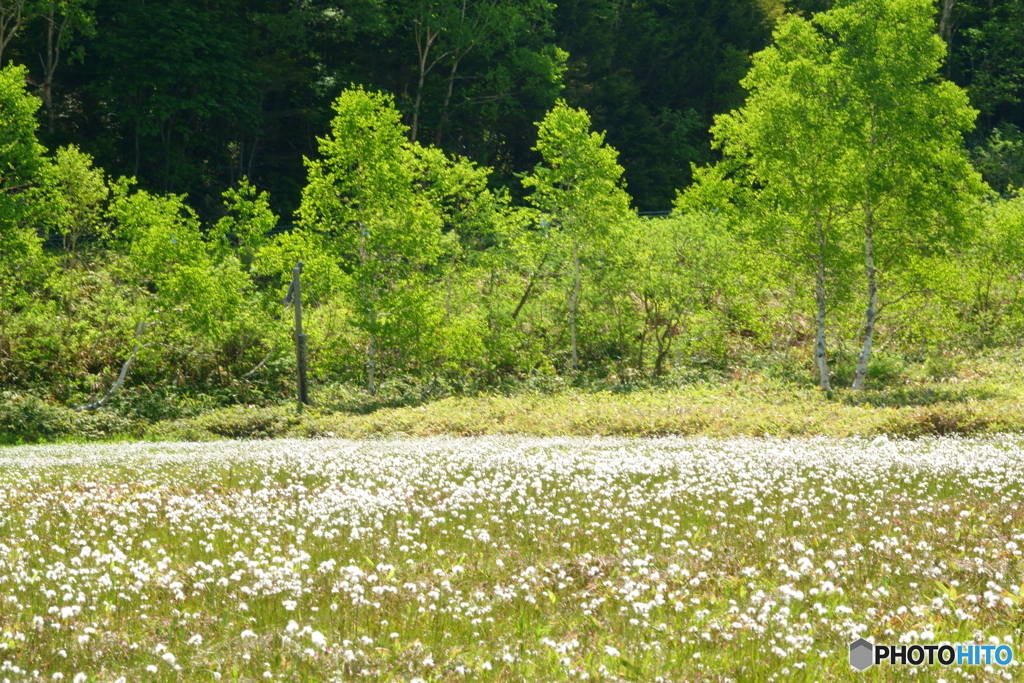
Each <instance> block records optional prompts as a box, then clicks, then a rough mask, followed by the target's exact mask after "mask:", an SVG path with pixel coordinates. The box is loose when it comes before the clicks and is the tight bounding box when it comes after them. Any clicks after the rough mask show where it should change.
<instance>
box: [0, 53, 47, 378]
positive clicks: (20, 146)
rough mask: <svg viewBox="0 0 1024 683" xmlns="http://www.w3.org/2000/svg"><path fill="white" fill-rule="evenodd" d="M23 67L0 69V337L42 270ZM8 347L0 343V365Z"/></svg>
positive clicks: (31, 121) (38, 149)
mask: <svg viewBox="0 0 1024 683" xmlns="http://www.w3.org/2000/svg"><path fill="white" fill-rule="evenodd" d="M25 77H26V70H25V69H24V68H23V67H20V66H8V67H6V68H4V69H2V70H0V340H5V339H7V327H8V325H9V323H10V321H11V318H12V316H13V314H14V311H15V310H16V309H17V308H18V307H20V306H23V305H26V304H27V303H29V302H30V301H31V299H32V288H33V287H34V286H35V284H37V281H38V280H39V279H40V276H41V274H42V273H41V268H40V266H41V263H42V258H43V255H42V244H41V241H40V240H39V236H38V235H37V233H36V231H35V230H34V226H33V225H32V223H33V220H32V219H33V218H34V213H35V209H36V208H37V205H36V203H35V202H33V201H32V200H33V198H34V194H33V192H32V190H33V188H34V186H35V185H36V183H37V182H38V179H39V174H40V172H41V171H42V169H43V167H44V161H43V157H42V152H43V148H42V146H41V145H40V144H39V143H38V142H37V141H36V127H37V124H36V118H35V114H36V111H37V110H38V109H39V100H38V99H36V98H35V97H33V96H32V95H29V94H28V93H27V92H26V90H25ZM9 355H10V349H9V348H4V346H3V345H0V365H4V364H6V363H5V356H9Z"/></svg>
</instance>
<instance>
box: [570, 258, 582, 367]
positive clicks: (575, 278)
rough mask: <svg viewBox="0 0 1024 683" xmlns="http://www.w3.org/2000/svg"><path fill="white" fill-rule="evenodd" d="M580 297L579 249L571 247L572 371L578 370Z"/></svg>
mask: <svg viewBox="0 0 1024 683" xmlns="http://www.w3.org/2000/svg"><path fill="white" fill-rule="evenodd" d="M579 297H580V248H579V245H578V244H577V243H576V242H573V245H572V292H571V293H570V294H569V339H570V343H571V344H572V371H573V372H576V371H577V370H578V369H579V354H578V353H577V350H576V302H577V301H578V300H579Z"/></svg>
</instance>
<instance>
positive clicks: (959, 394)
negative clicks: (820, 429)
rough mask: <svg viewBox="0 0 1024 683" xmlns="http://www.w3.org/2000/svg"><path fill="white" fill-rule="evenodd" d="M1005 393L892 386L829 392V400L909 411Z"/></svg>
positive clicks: (968, 388) (989, 389) (973, 388)
mask: <svg viewBox="0 0 1024 683" xmlns="http://www.w3.org/2000/svg"><path fill="white" fill-rule="evenodd" d="M1008 395H1009V394H1008V393H1007V392H1006V391H1005V390H1001V389H995V388H992V387H979V386H923V387H893V388H891V389H867V390H865V391H853V390H851V389H839V390H836V391H833V392H832V393H831V395H830V397H829V398H830V399H831V400H833V401H835V402H837V403H842V404H844V405H848V406H870V407H872V408H913V407H920V406H931V405H935V404H937V403H968V402H970V401H987V400H991V399H996V398H1006V397H1007V396H1008Z"/></svg>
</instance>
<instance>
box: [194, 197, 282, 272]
mask: <svg viewBox="0 0 1024 683" xmlns="http://www.w3.org/2000/svg"><path fill="white" fill-rule="evenodd" d="M224 208H225V209H226V210H227V215H225V216H224V217H223V218H221V219H220V220H219V221H217V223H216V224H215V225H214V226H213V229H212V230H211V231H210V239H211V240H212V241H213V242H214V243H215V244H216V246H217V248H218V249H221V250H225V249H230V248H233V250H234V251H235V253H236V254H238V255H239V257H240V258H244V259H246V260H251V259H252V258H253V256H254V255H255V254H256V253H257V252H258V251H259V250H260V248H261V247H263V246H264V245H265V244H266V242H267V233H269V232H270V231H271V230H273V229H274V228H275V227H277V223H278V217H277V216H276V215H275V214H274V212H273V211H272V210H271V209H270V195H269V194H268V193H267V192H260V191H258V190H257V189H256V188H255V187H253V185H252V183H250V182H249V181H248V180H247V179H245V178H243V179H242V180H240V181H239V182H238V187H237V188H231V189H229V190H227V191H225V192H224Z"/></svg>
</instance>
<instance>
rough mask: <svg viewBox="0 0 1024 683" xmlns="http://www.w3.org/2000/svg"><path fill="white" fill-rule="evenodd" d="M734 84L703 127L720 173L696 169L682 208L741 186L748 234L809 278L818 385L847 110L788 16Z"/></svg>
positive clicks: (839, 249) (843, 275)
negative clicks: (738, 88)
mask: <svg viewBox="0 0 1024 683" xmlns="http://www.w3.org/2000/svg"><path fill="white" fill-rule="evenodd" d="M742 85H743V87H744V88H746V89H747V90H748V91H749V92H750V95H749V97H748V98H747V101H746V102H745V103H744V106H743V107H742V108H741V109H739V110H737V111H735V112H733V113H731V114H728V115H724V116H720V117H717V118H716V120H715V126H714V127H713V128H712V130H711V132H712V134H713V135H714V138H715V142H714V146H715V147H717V148H719V149H721V150H722V152H723V154H724V155H725V161H723V162H722V164H721V170H719V171H716V172H710V171H709V172H705V173H704V174H702V175H698V178H699V181H700V182H699V183H698V184H697V185H696V186H695V189H694V190H693V191H692V192H693V194H694V195H695V197H694V199H685V198H684V200H683V204H684V205H688V204H689V205H695V206H697V207H701V206H702V205H706V206H708V207H709V208H710V205H712V204H714V203H721V202H722V199H723V194H727V193H728V191H729V189H731V188H728V187H726V188H723V187H722V183H723V182H725V181H726V180H727V179H728V180H729V182H730V184H735V183H739V184H740V185H741V186H743V187H745V188H747V191H746V192H745V193H741V194H738V195H737V198H738V199H739V200H740V201H741V202H742V208H741V212H742V213H743V215H744V219H745V223H746V225H747V227H748V229H749V230H750V232H751V233H752V235H753V236H754V237H755V238H756V239H757V240H758V241H759V242H760V243H761V244H762V245H764V246H765V247H767V248H768V249H770V250H772V251H774V252H775V253H776V254H777V255H778V256H779V257H781V258H783V259H786V260H788V261H790V262H792V263H793V265H794V267H795V268H796V269H797V270H798V272H800V273H801V274H803V276H804V277H805V278H807V279H808V280H809V281H811V282H813V283H814V291H815V303H816V309H817V310H816V321H817V323H816V327H817V330H816V338H815V347H816V348H815V361H816V365H817V367H818V373H819V384H820V386H821V387H822V388H826V389H827V388H830V380H829V374H830V373H829V369H828V364H827V356H826V353H827V347H826V330H825V317H826V313H827V310H828V307H829V305H830V300H831V299H832V298H834V296H835V291H836V290H840V291H841V290H842V289H843V287H844V286H845V285H846V284H847V283H848V281H849V279H850V275H851V274H850V272H849V269H848V263H849V258H850V254H849V250H850V244H849V243H850V238H849V230H850V228H849V226H848V225H847V224H846V223H844V218H845V217H846V215H847V213H848V211H849V205H848V201H847V199H846V197H845V196H844V192H845V187H844V184H843V180H842V178H841V177H840V175H839V173H838V171H839V169H840V166H841V163H842V160H843V158H844V156H845V154H846V130H845V129H846V128H847V127H848V125H849V124H848V115H849V112H848V111H847V110H846V109H845V108H844V107H837V106H836V104H837V103H839V102H841V101H842V99H843V97H844V96H845V84H844V83H843V71H842V69H841V68H840V67H839V66H838V65H836V64H834V63H832V62H831V60H830V58H829V46H828V44H827V41H826V38H825V37H824V36H822V35H821V34H820V33H819V32H818V31H817V30H815V28H814V26H813V25H812V24H811V23H810V22H808V21H806V20H804V19H801V18H799V17H788V18H787V19H785V20H783V21H782V22H781V23H780V25H779V27H778V29H777V30H776V32H775V45H773V46H771V47H769V48H766V49H765V50H763V51H762V52H760V53H758V54H757V55H755V56H754V66H753V68H752V69H751V70H750V72H749V73H748V74H747V76H746V78H745V79H744V80H743V81H742ZM730 172H731V173H732V174H733V176H734V178H735V180H732V179H730V178H729V175H727V174H729V173H730ZM704 197H707V198H708V199H705V198H704Z"/></svg>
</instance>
